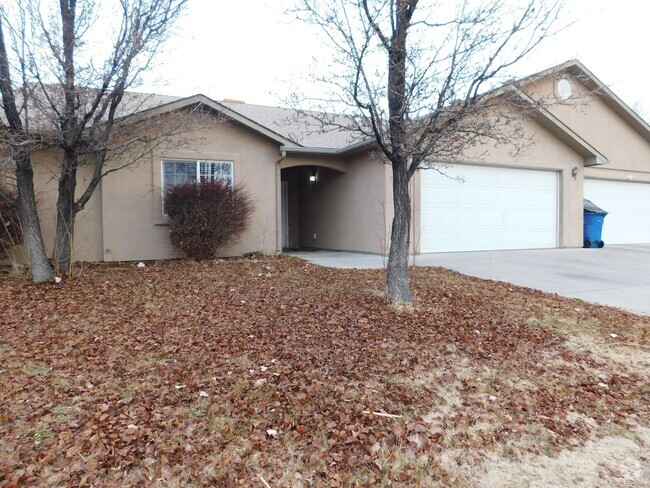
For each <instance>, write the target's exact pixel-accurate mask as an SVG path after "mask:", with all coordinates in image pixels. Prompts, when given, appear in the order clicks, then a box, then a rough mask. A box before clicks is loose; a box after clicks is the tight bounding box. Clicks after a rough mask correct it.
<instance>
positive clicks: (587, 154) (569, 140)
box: [513, 87, 609, 166]
mask: <svg viewBox="0 0 650 488" xmlns="http://www.w3.org/2000/svg"><path fill="white" fill-rule="evenodd" d="M513 92H514V93H515V94H517V95H518V96H519V97H520V98H521V99H522V100H524V101H525V102H526V103H528V104H529V105H530V106H532V107H534V109H535V110H534V112H533V114H532V117H533V119H534V120H535V121H536V122H537V123H538V124H539V125H541V126H542V127H544V128H545V129H546V130H548V131H549V132H550V133H551V134H553V135H554V136H555V137H557V138H558V139H560V140H561V141H562V142H563V143H565V144H566V145H567V146H568V147H569V148H571V149H572V150H573V151H575V152H576V153H578V154H579V155H581V156H582V157H583V160H584V165H585V166H600V165H603V164H607V163H609V159H607V157H606V156H605V155H604V154H603V153H601V152H600V151H598V149H596V148H595V147H594V146H592V145H591V144H589V143H588V142H587V141H586V140H584V139H583V138H582V137H580V135H579V134H578V133H576V132H575V131H573V130H572V129H571V128H570V127H569V126H568V125H566V124H565V123H564V122H562V121H561V120H560V119H558V118H557V117H556V116H555V115H553V114H552V113H551V112H550V111H548V110H547V109H546V108H544V107H543V106H542V105H540V104H539V103H537V101H535V99H533V98H532V97H531V96H530V95H528V94H527V93H525V92H524V91H523V90H521V89H519V88H516V87H515V88H513Z"/></svg>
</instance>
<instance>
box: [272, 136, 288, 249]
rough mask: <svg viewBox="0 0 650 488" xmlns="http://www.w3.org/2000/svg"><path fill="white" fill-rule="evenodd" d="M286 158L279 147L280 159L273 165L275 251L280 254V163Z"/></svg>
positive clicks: (285, 154)
mask: <svg viewBox="0 0 650 488" xmlns="http://www.w3.org/2000/svg"><path fill="white" fill-rule="evenodd" d="M286 157H287V151H286V150H285V149H284V146H280V157H279V158H278V160H277V164H276V165H275V229H276V235H275V251H276V253H277V254H281V253H282V234H283V232H282V161H284V159H285V158H286Z"/></svg>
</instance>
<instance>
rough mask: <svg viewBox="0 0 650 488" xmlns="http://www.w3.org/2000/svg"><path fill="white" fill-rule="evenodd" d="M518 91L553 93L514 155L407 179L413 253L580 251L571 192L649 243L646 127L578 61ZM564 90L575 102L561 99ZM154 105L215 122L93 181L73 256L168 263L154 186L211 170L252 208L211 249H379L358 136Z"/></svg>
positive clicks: (376, 212) (267, 116) (631, 237)
mask: <svg viewBox="0 0 650 488" xmlns="http://www.w3.org/2000/svg"><path fill="white" fill-rule="evenodd" d="M520 87H521V90H523V91H522V92H521V96H522V97H523V98H530V99H531V101H533V100H535V99H539V98H540V97H541V96H543V95H544V94H552V95H553V96H554V97H556V98H557V100H558V102H560V103H554V104H551V105H549V106H548V108H544V109H540V110H539V111H537V112H536V113H535V115H534V116H532V117H530V118H528V119H526V120H524V121H523V129H524V132H525V134H526V136H532V137H533V138H534V141H535V142H534V144H532V145H530V146H529V147H528V148H527V150H526V151H525V153H524V154H520V155H519V156H518V157H517V158H516V159H513V157H512V156H511V155H510V154H509V153H508V148H506V147H494V146H491V145H486V146H482V147H480V148H476V149H475V152H476V154H477V156H476V158H471V157H468V158H467V159H466V160H463V161H455V162H454V163H455V164H454V165H453V166H452V167H451V168H450V169H449V170H448V174H449V175H450V176H457V175H458V176H461V177H462V178H461V179H462V180H463V181H462V182H459V181H458V180H456V179H450V178H447V177H444V176H441V175H440V174H439V173H438V172H437V171H435V170H422V171H419V172H418V173H417V174H416V175H415V177H414V179H413V181H412V200H413V226H412V227H413V231H412V232H413V234H412V236H411V243H412V244H411V246H412V249H411V250H412V252H414V253H428V252H442V251H468V250H496V249H527V248H554V247H581V246H582V240H583V239H582V218H583V217H582V216H583V209H582V205H583V197H584V198H588V199H590V200H592V201H593V202H594V203H596V204H597V205H598V206H600V207H602V208H604V209H605V210H607V211H609V215H608V217H607V219H606V221H605V230H604V236H603V239H604V241H605V242H606V243H607V244H622V243H647V242H650V126H648V124H647V123H646V122H645V121H643V120H642V119H641V118H640V117H638V116H637V115H636V114H635V113H634V112H633V111H632V110H630V109H629V108H628V107H627V106H626V105H625V104H624V103H623V102H622V101H621V100H620V99H619V98H618V97H616V95H614V94H613V93H612V92H611V91H610V90H609V89H607V88H606V87H605V86H604V85H603V84H602V83H601V82H600V81H599V80H598V79H597V78H596V77H595V76H594V75H593V74H591V73H590V72H589V71H588V70H587V69H586V68H585V67H584V66H583V65H582V64H580V63H579V62H577V61H571V62H568V63H565V64H563V65H560V66H558V67H555V68H553V69H551V70H548V71H547V72H544V73H540V74H538V75H536V76H534V77H531V78H528V79H527V81H526V80H524V81H523V82H522V83H521V84H520ZM577 98H580V99H581V102H580V104H579V105H580V106H579V107H576V106H575V105H576V104H574V103H572V100H574V99H577ZM161 101H166V103H163V104H161V105H158V106H157V107H154V108H149V109H147V111H146V113H147V114H149V115H151V114H164V113H173V112H174V111H179V110H186V109H187V108H189V107H194V106H197V105H202V106H203V107H204V108H205V109H206V110H209V111H212V113H214V114H223V116H225V117H226V119H227V123H225V124H224V123H222V122H221V121H220V120H218V118H217V117H215V118H214V123H213V124H210V125H209V126H204V127H202V128H201V129H200V130H199V131H197V132H199V133H197V134H193V136H192V137H191V140H192V141H194V142H192V144H186V145H177V146H174V145H170V146H169V147H170V148H171V149H166V150H163V149H158V150H155V151H154V152H153V153H152V154H151V155H150V157H148V159H147V160H146V161H143V162H141V163H139V164H137V165H134V166H131V167H128V168H126V169H123V170H120V171H117V172H115V173H111V174H109V175H108V176H106V177H105V178H104V179H103V180H102V182H101V184H100V186H99V187H98V188H97V190H96V192H95V195H94V196H93V198H92V200H91V201H90V203H89V205H88V206H87V208H86V209H85V210H84V211H83V212H81V213H80V215H79V216H78V218H77V225H76V230H75V259H76V260H83V261H121V260H147V259H167V258H173V257H177V256H178V252H177V250H176V249H175V248H174V247H173V246H172V245H171V243H170V241H169V228H168V226H167V225H166V224H167V222H166V217H165V215H164V209H163V207H162V189H163V188H164V185H165V184H172V183H175V182H179V181H185V180H188V179H191V180H196V179H198V178H215V177H219V178H225V179H227V180H229V181H231V182H232V184H234V185H240V184H243V185H245V187H246V188H247V190H248V191H249V192H250V193H251V195H252V196H253V200H254V202H255V212H254V214H253V218H252V223H251V225H250V227H249V229H248V230H247V231H246V232H245V233H244V234H243V235H242V237H241V238H240V239H239V240H238V241H237V243H235V244H234V245H232V246H231V247H230V248H228V249H226V250H224V255H241V254H244V253H247V252H252V251H261V252H264V253H276V252H280V251H282V249H286V248H299V247H309V248H323V249H340V250H349V251H362V252H371V253H383V252H385V251H386V250H387V234H388V231H389V229H390V225H391V219H392V196H391V184H390V182H391V172H390V167H389V166H387V165H385V164H382V163H380V162H377V161H376V160H374V159H373V158H372V151H373V145H372V142H371V141H359V140H355V139H354V138H353V135H352V134H350V133H347V132H346V131H344V130H338V131H334V132H328V133H317V132H314V131H310V130H308V128H307V127H306V122H305V121H304V120H301V117H300V116H299V115H298V114H297V113H296V112H294V111H291V110H288V109H282V108H275V107H262V106H258V105H247V104H244V103H241V102H234V101H224V102H215V101H213V100H210V99H208V98H207V97H204V96H202V95H196V96H193V97H189V98H183V99H175V100H161ZM478 155H480V157H479V156H478ZM37 156H38V157H35V159H34V164H35V169H36V172H37V178H36V189H37V193H38V199H39V211H40V216H41V223H42V227H43V234H44V238H45V240H46V243H47V244H48V245H51V243H52V241H53V234H54V222H55V214H54V212H55V207H56V181H55V178H53V177H52V175H53V174H54V167H53V165H54V164H56V162H55V160H54V158H52V157H51V156H49V157H48V155H46V154H41V155H37ZM89 170H90V169H89V168H88V171H89ZM84 171H85V170H82V172H81V174H80V181H81V183H80V185H79V186H83V180H84Z"/></svg>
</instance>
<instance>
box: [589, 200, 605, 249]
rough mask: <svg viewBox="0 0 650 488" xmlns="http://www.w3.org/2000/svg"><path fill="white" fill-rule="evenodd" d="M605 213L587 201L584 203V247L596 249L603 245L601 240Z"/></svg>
mask: <svg viewBox="0 0 650 488" xmlns="http://www.w3.org/2000/svg"><path fill="white" fill-rule="evenodd" d="M605 215H607V212H605V211H604V210H603V209H602V208H600V207H598V206H596V205H594V204H593V203H591V202H590V201H589V200H585V201H584V225H583V230H584V247H598V248H601V247H603V246H604V245H605V243H604V242H603V240H602V235H603V223H604V222H605Z"/></svg>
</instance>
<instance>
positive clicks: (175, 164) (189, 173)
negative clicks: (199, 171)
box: [163, 161, 196, 186]
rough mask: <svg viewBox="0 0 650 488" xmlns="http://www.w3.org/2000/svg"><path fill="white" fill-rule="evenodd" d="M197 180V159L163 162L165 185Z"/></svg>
mask: <svg viewBox="0 0 650 488" xmlns="http://www.w3.org/2000/svg"><path fill="white" fill-rule="evenodd" d="M186 181H196V161H165V162H164V163H163V183H164V186H169V185H177V184H178V183H185V182H186Z"/></svg>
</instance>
